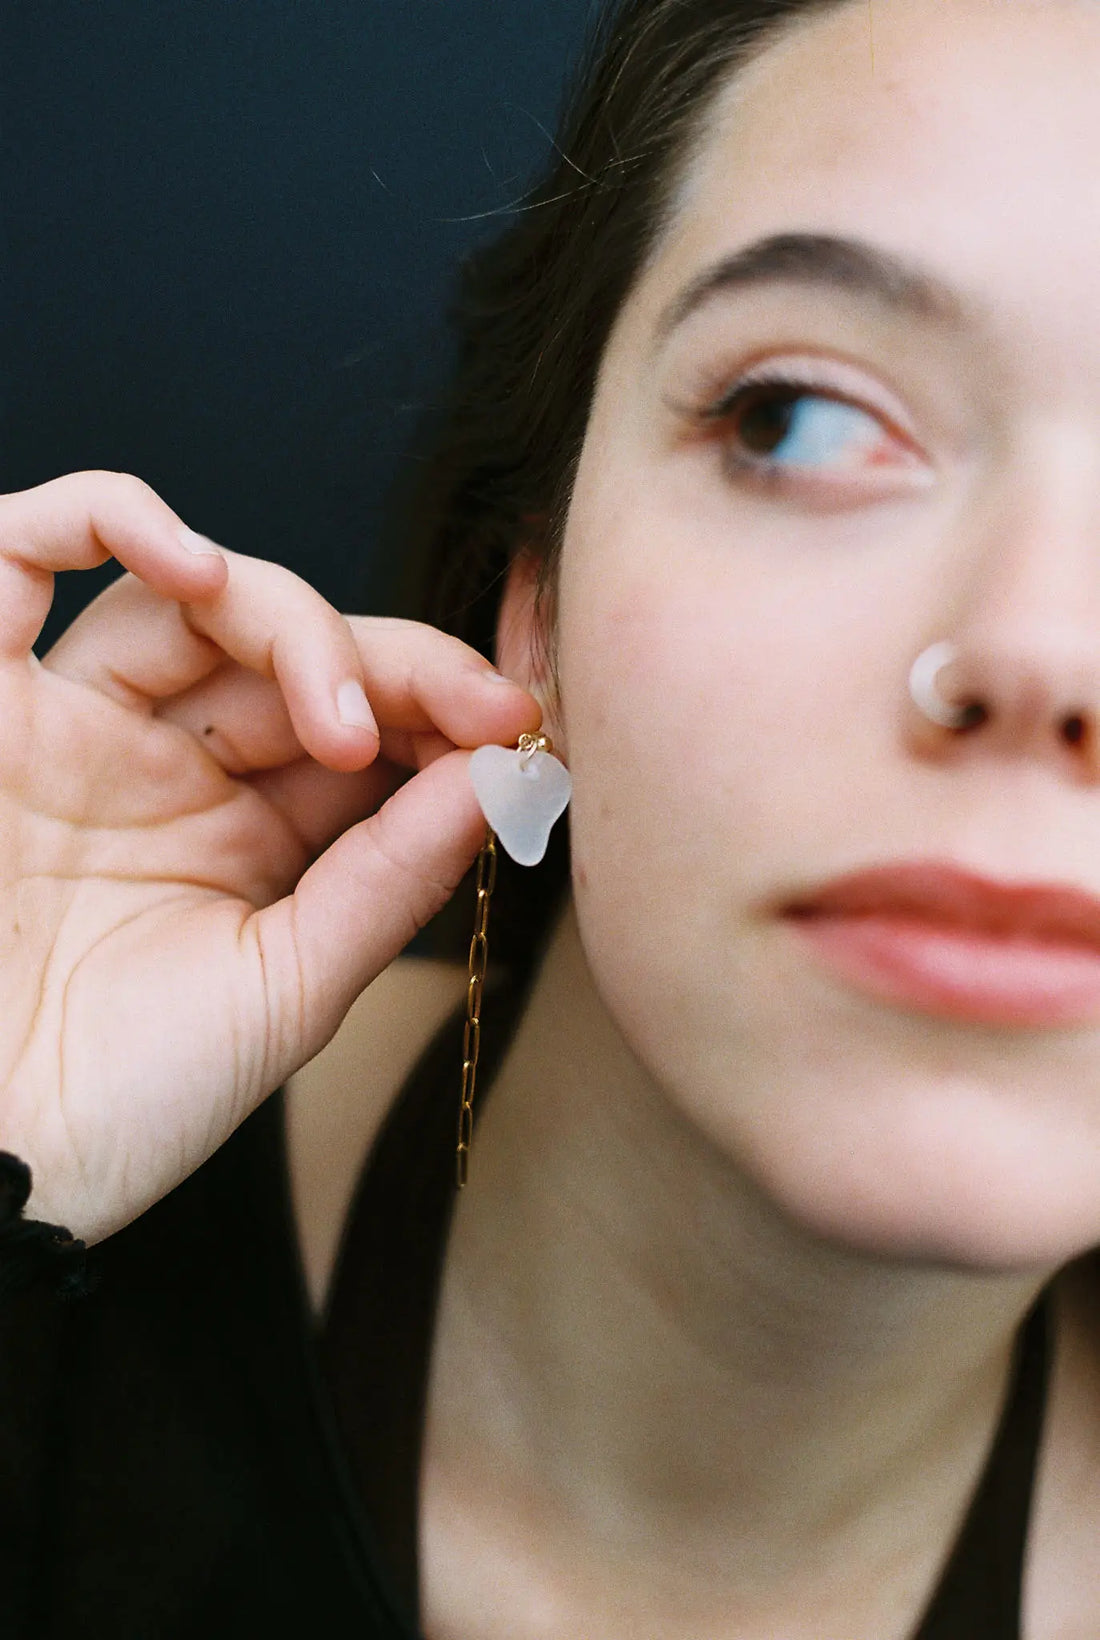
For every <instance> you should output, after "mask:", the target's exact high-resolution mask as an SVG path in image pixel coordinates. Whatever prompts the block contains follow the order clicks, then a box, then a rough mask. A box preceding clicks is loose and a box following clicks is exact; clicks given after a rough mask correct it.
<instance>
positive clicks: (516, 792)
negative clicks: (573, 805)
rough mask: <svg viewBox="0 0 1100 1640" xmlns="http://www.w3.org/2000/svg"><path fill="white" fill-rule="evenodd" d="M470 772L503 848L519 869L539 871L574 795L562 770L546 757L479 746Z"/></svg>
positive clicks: (479, 799)
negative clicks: (557, 823)
mask: <svg viewBox="0 0 1100 1640" xmlns="http://www.w3.org/2000/svg"><path fill="white" fill-rule="evenodd" d="M469 768H470V780H471V782H472V783H473V788H474V793H475V795H476V797H477V800H478V802H479V803H480V804H481V812H482V814H483V815H484V816H485V818H486V820H487V821H488V822H489V824H490V825H491V826H492V828H493V830H494V831H495V832H496V834H497V837H498V839H499V841H500V845H501V847H502V848H503V849H504V850H505V851H506V852H507V853H508V854H510V855H511V857H512V859H513V860H514V861H515V862H516V864H517V865H518V866H537V865H538V863H539V861H540V860H541V859H542V857H543V855H544V854H545V853H546V845H547V843H548V842H549V841H550V829H551V827H552V826H553V824H554V821H555V820H557V819H558V818H559V816H560V815H562V814H564V813H565V809H566V806H567V804H568V802H569V799H570V797H571V796H572V795H573V779H572V776H571V775H570V773H569V770H568V769H567V768H566V767H565V764H564V763H562V762H561V761H560V760H559V759H558V758H556V757H552V756H551V755H550V753H549V752H533V753H532V754H531V756H530V757H529V758H528V757H525V756H524V754H523V753H522V752H517V751H510V750H509V749H508V747H507V746H479V747H478V749H477V751H476V752H474V754H473V756H472V757H471V758H470V764H469Z"/></svg>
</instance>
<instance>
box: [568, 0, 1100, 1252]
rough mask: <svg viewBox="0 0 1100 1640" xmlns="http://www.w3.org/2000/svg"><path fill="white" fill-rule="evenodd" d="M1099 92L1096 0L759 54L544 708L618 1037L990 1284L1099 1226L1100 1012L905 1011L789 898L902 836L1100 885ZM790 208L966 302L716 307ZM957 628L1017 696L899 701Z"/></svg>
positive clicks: (859, 10)
mask: <svg viewBox="0 0 1100 1640" xmlns="http://www.w3.org/2000/svg"><path fill="white" fill-rule="evenodd" d="M1098 84H1100V6H1095V5H1093V4H1091V3H1089V0H1050V3H1039V4H1029V3H1026V0H1013V3H1012V4H1006V0H960V3H958V4H953V5H951V6H950V7H948V6H943V5H942V4H940V3H939V0H890V3H889V4H888V5H882V4H880V5H877V6H874V7H873V8H871V9H869V8H868V6H867V5H866V4H863V3H862V0H860V3H853V4H849V5H846V6H843V7H842V8H840V9H838V10H836V11H834V12H831V13H827V14H825V15H823V16H821V17H819V18H818V19H816V20H812V21H809V22H804V23H802V24H799V25H797V26H796V27H795V28H794V29H793V31H792V32H791V33H790V34H789V35H788V36H787V37H786V38H785V39H784V40H782V41H781V42H779V43H777V44H775V45H773V46H772V47H771V48H769V50H768V51H767V52H766V53H764V54H763V55H762V56H761V57H760V58H758V60H757V61H756V62H755V64H753V65H752V66H751V67H750V68H749V69H748V70H747V71H745V72H744V73H743V74H742V75H741V76H740V77H739V79H738V80H737V82H736V83H735V84H733V85H731V86H730V87H729V88H728V89H727V91H726V93H725V94H724V96H723V98H722V100H721V103H720V105H719V106H718V108H717V110H716V113H715V116H714V117H713V119H712V120H711V121H710V123H709V126H708V130H707V134H706V140H705V143H704V146H703V147H702V149H701V150H700V151H699V153H698V154H697V155H696V158H695V160H694V162H693V164H692V166H691V168H690V172H689V174H688V176H687V179H686V182H685V186H684V188H683V190H682V193H681V196H680V201H679V210H678V214H677V216H676V218H675V220H674V222H673V223H672V225H671V226H670V228H669V230H668V231H667V233H666V234H665V236H664V238H663V239H662V241H661V243H660V245H659V247H658V250H657V253H656V255H655V257H654V259H653V260H652V261H651V263H650V265H649V267H648V269H647V270H646V272H645V273H644V275H643V277H642V278H641V279H640V281H639V282H638V284H637V285H636V287H635V289H634V291H633V293H632V295H631V296H630V298H629V300H628V301H627V303H626V305H625V307H624V309H623V311H622V313H621V315H620V318H619V322H618V324H617V326H616V328H615V330H614V333H613V335H612V337H611V340H610V343H609V346H608V349H607V352H606V355H605V359H604V362H603V368H602V371H601V375H600V379H599V383H598V388H597V392H596V396H595V401H594V406H593V412H592V416H591V422H590V426H589V430H588V435H587V440H586V444H585V448H584V452H583V456H582V459H581V463H580V469H579V475H578V482H577V487H576V492H575V499H574V503H573V507H572V512H571V516H570V519H569V525H568V530H567V535H566V541H565V546H564V553H563V559H562V567H561V583H560V611H559V612H560V628H559V643H560V651H559V653H560V665H561V681H562V700H563V721H562V723H561V724H554V725H552V726H551V728H552V732H554V733H555V735H556V737H557V738H558V739H559V743H560V744H561V745H562V747H563V749H564V751H565V753H566V755H567V756H568V761H569V764H570V767H571V769H572V773H573V779H574V798H573V804H572V809H571V821H570V824H571V836H572V848H573V862H574V868H573V869H574V890H575V901H576V909H577V916H578V919H579V926H580V930H581V935H582V939H583V943H584V947H585V951H586V954H587V957H588V961H589V963H590V966H591V969H592V972H593V975H594V977H595V981H596V984H597V987H598V989H599V991H600V994H601V996H602V998H603V1001H604V1003H605V1005H606V1006H607V1008H608V1010H609V1012H610V1013H611V1015H612V1017H613V1019H614V1020H615V1022H616V1024H617V1026H618V1028H619V1029H620V1031H621V1032H622V1034H623V1036H624V1037H625V1038H626V1040H627V1042H628V1043H629V1044H630V1046H631V1048H632V1049H633V1051H634V1053H635V1054H636V1056H637V1058H638V1059H639V1060H640V1061H641V1062H642V1064H643V1065H644V1066H645V1067H646V1068H647V1070H648V1071H649V1072H650V1073H651V1074H652V1075H653V1076H654V1077H655V1078H656V1079H657V1081H658V1082H659V1083H660V1084H661V1086H662V1087H663V1088H664V1089H665V1090H666V1091H667V1094H668V1097H669V1098H670V1099H671V1100H672V1101H673V1102H674V1103H675V1104H677V1105H678V1106H679V1107H680V1108H681V1109H682V1111H683V1112H684V1113H686V1114H687V1115H688V1116H689V1118H690V1119H691V1120H692V1121H693V1122H694V1123H695V1124H697V1126H698V1127H699V1128H700V1129H702V1130H703V1131H704V1132H705V1133H706V1135H707V1136H708V1137H709V1138H710V1139H711V1140H712V1141H713V1142H714V1143H716V1144H717V1145H718V1146H719V1147H720V1148H721V1149H722V1150H723V1151H725V1153H727V1154H728V1155H729V1156H730V1157H731V1158H733V1159H734V1160H735V1161H736V1163H737V1164H738V1165H739V1166H741V1167H742V1168H743V1169H745V1170H746V1171H747V1173H748V1174H749V1175H750V1176H751V1177H753V1178H754V1179H755V1180H756V1181H757V1182H758V1183H759V1184H762V1185H763V1186H764V1188H765V1189H766V1190H767V1192H768V1193H769V1194H770V1195H771V1196H772V1197H773V1198H774V1199H776V1200H778V1201H779V1202H780V1203H781V1204H782V1205H783V1207H784V1208H785V1209H786V1210H787V1211H789V1212H790V1213H791V1214H792V1215H793V1216H794V1217H795V1218H796V1219H798V1220H799V1222H802V1223H804V1224H806V1225H808V1226H810V1227H811V1228H813V1229H815V1230H818V1231H821V1232H823V1233H824V1234H826V1235H828V1236H830V1237H832V1238H837V1239H840V1240H842V1241H844V1242H847V1243H849V1244H851V1245H852V1246H858V1247H862V1248H870V1249H875V1250H881V1251H885V1252H890V1253H894V1254H906V1253H908V1254H913V1255H924V1254H927V1255H930V1256H934V1257H943V1258H947V1259H949V1260H958V1261H961V1262H963V1263H967V1264H979V1265H989V1266H991V1267H992V1266H1000V1265H1008V1264H1012V1265H1025V1266H1026V1265H1036V1266H1037V1265H1041V1264H1046V1263H1060V1262H1062V1261H1064V1260H1065V1259H1068V1258H1069V1257H1072V1256H1074V1255H1075V1254H1076V1253H1078V1252H1080V1251H1082V1250H1083V1249H1084V1248H1085V1247H1087V1246H1089V1245H1092V1244H1094V1243H1096V1242H1100V1009H1094V1010H1093V1012H1092V1014H1091V1016H1090V1017H1088V1018H1084V1019H1081V1018H1077V1019H1075V1020H1073V1021H1071V1022H1068V1023H1067V1022H1066V1021H1062V1022H1060V1023H1051V1022H1047V1023H1042V1022H1039V1023H1036V1022H1034V1021H1033V1022H1030V1023H1028V1024H1021V1023H1018V1022H1017V1023H1011V1022H1008V1023H1006V1022H996V1021H990V1020H984V1021H983V1020H981V1019H975V1018H957V1017H951V1016H950V1015H949V1014H947V1013H943V1012H940V1011H937V1010H936V1009H935V1008H933V1007H930V1006H929V1005H927V1004H926V1003H925V1002H921V1001H915V1000H912V999H908V1000H907V999H905V998H897V997H888V996H885V995H881V994H875V993H874V991H873V989H872V990H869V989H867V987H866V986H865V985H863V984H857V983H854V982H852V981H849V980H848V979H845V978H844V977H843V976H842V975H841V974H840V973H839V971H838V970H837V969H836V968H835V967H834V966H833V965H832V964H831V963H829V962H828V961H826V960H825V959H824V958H823V957H822V956H821V955H820V954H819V953H818V951H817V950H816V948H814V947H813V946H811V945H810V944H808V943H807V942H806V940H805V939H804V937H803V934H802V933H801V932H800V930H799V928H798V926H796V925H795V924H793V923H792V922H791V920H790V919H788V918H785V917H783V916H782V915H781V914H780V911H781V908H782V907H783V906H784V904H786V903H789V902H790V901H791V900H792V899H795V898H797V897H798V896H800V895H804V894H805V893H806V892H807V891H808V890H811V889H813V888H814V887H815V886H818V885H820V884H822V883H823V882H825V881H826V880H828V879H831V878H834V877H836V876H838V875H840V874H842V873H847V872H850V871H852V870H855V869H857V868H864V867H869V866H877V865H881V864H885V863H889V862H897V861H907V862H911V861H916V860H935V861H937V862H949V863H953V864H955V865H958V866H962V867H964V868H967V869H969V870H971V871H975V872H977V873H980V874H981V875H983V876H985V877H991V878H994V879H999V880H1001V881H1015V882H1022V881H1028V882H1035V881H1047V882H1049V881H1054V882H1059V883H1068V884H1073V885H1077V886H1078V887H1082V888H1085V889H1088V890H1091V891H1092V893H1094V894H1100V762H1098V761H1097V756H1098V754H1097V752H1096V750H1095V748H1094V746H1093V745H1092V744H1091V741H1090V739H1089V738H1088V737H1087V738H1086V741H1085V743H1084V744H1083V745H1078V746H1076V747H1075V746H1071V745H1069V744H1067V743H1066V742H1065V741H1064V740H1063V739H1060V738H1059V735H1058V732H1057V720H1058V718H1059V716H1060V715H1061V713H1063V712H1065V711H1069V710H1071V709H1074V708H1076V709H1078V710H1084V711H1085V712H1086V713H1088V714H1094V713H1096V712H1100V165H1098V163H1097V155H1098V154H1100V99H1098V98H1097V96H1096V87H1097V85H1098ZM794 233H797V234H813V235H827V236H833V237H843V238H846V239H852V240H858V241H860V242H861V243H863V244H865V245H867V246H872V247H874V248H875V249H876V250H877V251H881V252H885V253H888V254H889V255H890V256H891V257H895V258H900V259H903V260H904V261H905V262H906V263H912V264H914V265H918V264H919V266H920V267H921V268H922V269H924V270H926V271H927V272H928V273H930V274H931V275H933V276H934V278H935V279H936V280H937V281H939V282H940V283H941V284H943V285H944V286H947V287H950V289H951V291H952V292H955V293H957V299H956V301H955V303H954V304H951V303H948V302H945V301H942V300H937V301H933V300H932V299H931V297H929V296H928V294H927V293H924V299H923V300H920V299H918V294H919V293H916V292H912V293H910V295H911V299H910V300H902V288H901V285H900V284H899V283H898V282H895V283H894V284H893V285H892V286H891V287H890V289H889V290H888V291H886V292H884V293H883V294H880V295H877V296H876V295H875V294H873V293H872V291H871V290H870V288H869V287H868V286H867V285H866V282H864V284H863V285H862V286H861V285H860V284H858V283H856V284H853V283H851V282H850V281H849V283H848V284H847V285H842V284H841V283H839V282H838V281H837V280H836V279H829V278H827V277H826V276H825V274H822V275H821V277H820V278H818V279H814V280H806V281H804V282H797V281H793V280H791V279H788V280H786V281H783V280H780V279H769V280H763V281H757V282H751V283H750V282H745V283H742V284H739V285H738V284H735V283H733V282H729V281H727V282H726V283H725V284H723V283H722V282H720V281H715V288H714V289H713V290H711V291H710V293H709V294H707V295H703V294H700V291H699V286H698V283H697V282H698V281H700V280H701V279H703V278H705V277H707V276H708V275H710V274H711V273H712V272H713V271H714V270H715V269H716V268H717V267H719V266H720V265H721V264H722V263H723V262H724V261H726V260H727V259H729V258H730V257H732V256H735V255H737V254H738V253H740V252H742V251H743V250H744V249H745V248H746V247H748V246H749V245H751V244H752V243H753V242H754V241H757V240H760V239H763V238H767V237H770V236H772V235H777V234H794ZM846 265H847V266H848V267H849V269H850V268H851V266H852V263H851V261H850V260H849V262H848V263H847V264H846ZM693 290H694V291H695V293H696V299H695V300H694V301H688V300H687V299H686V298H685V293H687V292H692V291H693ZM952 307H954V308H955V309H957V311H952ZM762 366H766V373H768V374H771V373H776V372H778V373H780V374H781V375H782V376H784V377H787V376H789V377H791V378H792V379H794V380H795V381H801V382H804V383H806V382H808V383H809V385H808V386H804V387H803V389H802V391H803V394H804V395H810V396H805V397H802V398H801V399H798V400H796V401H795V404H794V408H795V409H796V411H797V414H796V415H795V416H794V417H791V416H787V417H786V419H785V420H784V417H783V415H782V412H783V409H784V405H786V406H787V407H788V408H789V407H790V405H791V400H790V399H789V397H788V399H787V400H783V399H782V398H779V399H778V400H777V399H776V398H775V396H774V394H773V396H772V397H771V398H770V399H769V398H764V399H763V400H761V399H760V396H759V394H758V395H757V406H756V408H755V409H753V408H752V404H751V401H749V402H748V403H747V404H745V406H744V407H743V408H742V409H740V410H738V409H737V408H736V407H734V408H733V409H732V410H729V411H728V412H724V413H721V414H718V413H715V414H713V415H711V416H710V417H709V418H708V416H707V412H708V411H712V410H714V408H715V407H716V406H717V405H719V404H720V403H721V402H722V401H723V400H724V399H725V398H726V397H727V396H728V394H729V393H730V390H731V389H733V388H734V387H735V386H736V384H737V382H738V379H739V377H740V376H741V374H742V373H743V371H745V370H746V369H749V368H750V367H751V368H752V369H753V371H754V372H757V373H759V371H760V368H761V367H762ZM811 389H812V392H811ZM769 412H770V415H769ZM767 456H770V457H771V465H770V466H769V467H768V468H767V469H765V467H764V458H765V457H767ZM940 639H950V640H952V641H953V642H954V643H956V644H957V645H958V646H959V648H960V651H961V652H962V654H963V656H964V660H963V661H961V662H960V663H959V667H958V669H957V673H958V677H959V678H960V679H961V678H962V676H963V672H964V671H965V670H966V668H967V667H969V671H968V672H967V677H966V681H967V682H968V683H969V684H971V685H973V686H975V687H976V688H978V691H979V692H980V693H981V694H982V696H983V698H984V699H986V700H987V701H988V702H989V704H990V705H991V708H992V716H991V717H990V720H989V721H988V723H986V724H985V725H984V726H982V727H980V728H978V729H976V730H974V732H973V733H971V734H968V735H964V736H955V735H952V734H951V733H950V732H948V731H947V730H944V729H942V728H937V727H935V726H934V725H932V724H931V723H930V722H929V721H928V720H927V719H922V717H921V715H920V714H919V713H918V711H917V709H916V707H915V706H914V704H913V702H912V700H911V698H910V696H909V693H908V686H907V680H908V674H909V669H910V666H911V665H912V663H913V661H914V660H915V658H916V657H917V655H918V654H919V653H920V652H921V651H923V650H924V649H925V648H926V647H927V646H928V645H930V644H931V643H933V642H935V641H937V640H940ZM943 685H944V687H946V688H950V687H951V685H952V672H951V671H948V672H947V673H946V674H945V675H944V679H943Z"/></svg>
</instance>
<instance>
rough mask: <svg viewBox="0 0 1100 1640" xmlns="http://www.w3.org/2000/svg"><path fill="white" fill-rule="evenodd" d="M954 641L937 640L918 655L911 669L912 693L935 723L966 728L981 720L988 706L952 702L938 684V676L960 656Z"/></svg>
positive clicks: (954, 727) (925, 713)
mask: <svg viewBox="0 0 1100 1640" xmlns="http://www.w3.org/2000/svg"><path fill="white" fill-rule="evenodd" d="M958 653H959V652H958V650H957V649H956V648H955V645H954V644H953V643H946V642H944V643H934V644H930V645H929V647H928V648H927V649H926V650H924V651H923V653H922V654H920V655H918V656H917V658H916V660H915V661H914V662H913V665H912V667H911V668H910V671H909V693H910V695H911V696H912V697H913V703H914V705H915V706H917V707H918V708H919V709H920V711H922V712H923V713H924V715H925V717H926V718H931V720H932V722H933V723H940V724H942V725H943V727H944V728H945V729H962V728H964V727H969V726H970V725H971V724H973V723H976V722H980V721H981V720H982V719H983V718H984V716H985V712H984V708H983V707H981V706H978V705H970V706H952V705H951V704H950V703H949V702H948V701H946V700H944V698H943V696H942V695H941V694H940V692H939V690H938V689H937V688H936V679H937V678H938V677H939V675H940V673H941V672H942V671H943V669H944V667H945V666H950V664H951V662H952V661H953V660H956V659H957V658H958Z"/></svg>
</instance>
